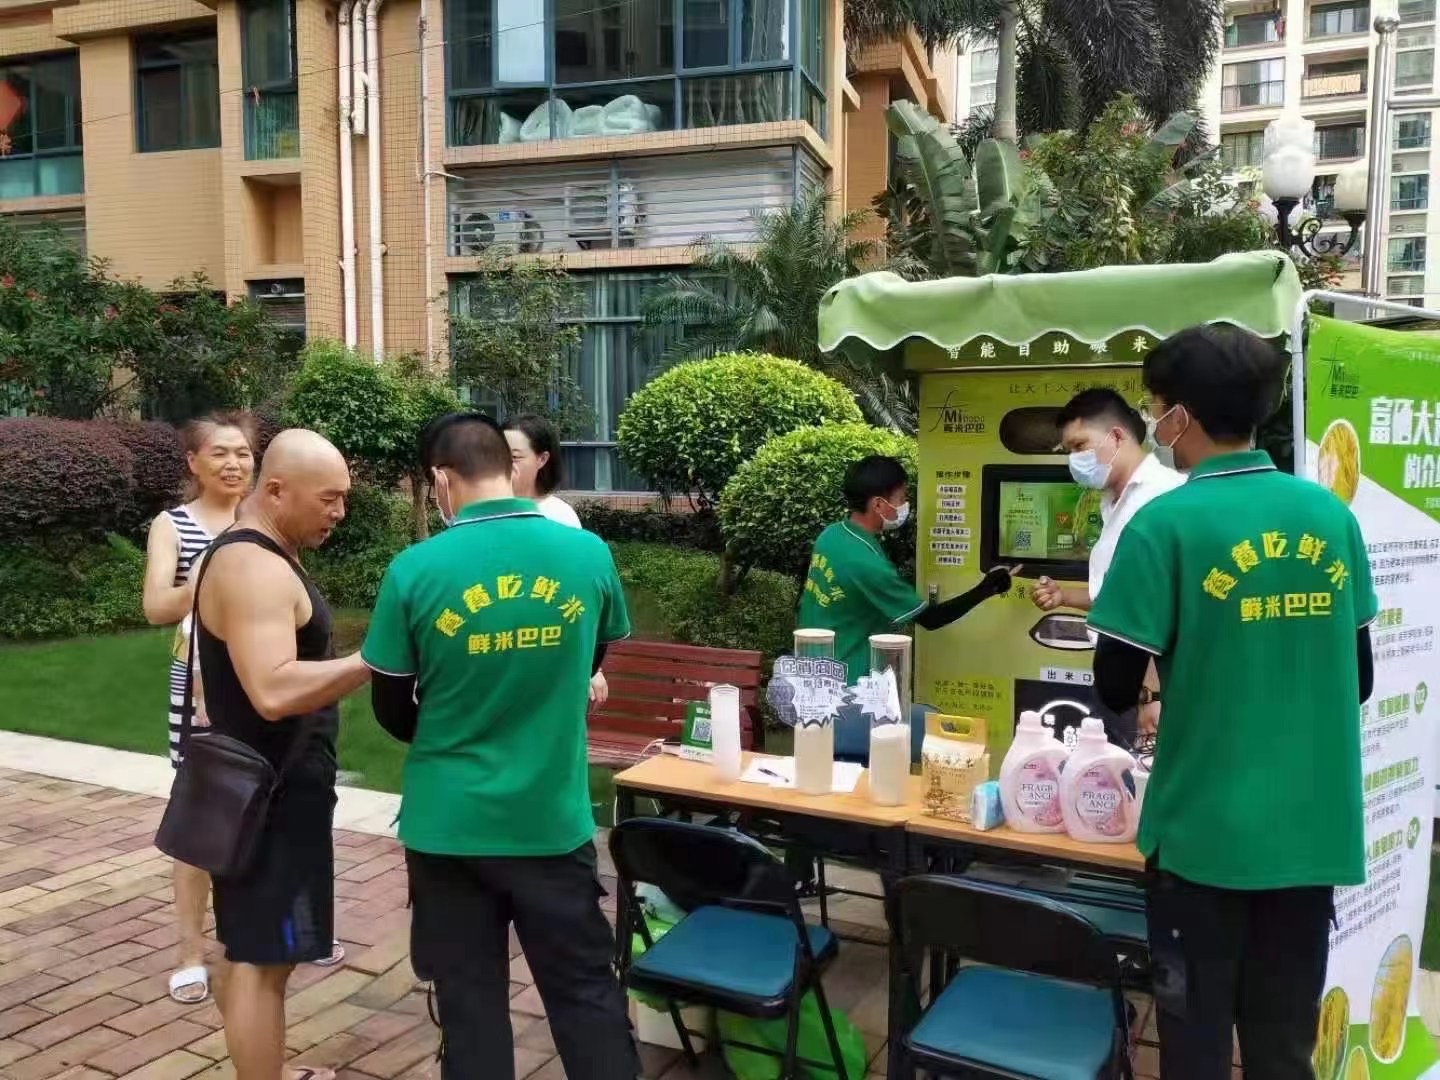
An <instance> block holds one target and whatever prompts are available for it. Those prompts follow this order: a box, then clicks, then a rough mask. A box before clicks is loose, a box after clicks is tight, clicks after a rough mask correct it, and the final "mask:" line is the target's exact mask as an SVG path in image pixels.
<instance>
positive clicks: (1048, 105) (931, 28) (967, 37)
mask: <svg viewBox="0 0 1440 1080" xmlns="http://www.w3.org/2000/svg"><path fill="white" fill-rule="evenodd" d="M1224 9H1225V3H1224V0H846V4H845V30H846V34H847V37H849V36H850V35H853V36H854V40H855V41H856V42H857V43H858V44H865V43H867V42H869V41H875V40H883V39H884V38H887V37H894V36H897V35H898V34H901V33H904V31H905V28H906V27H907V26H913V27H914V28H915V29H916V31H917V32H918V33H919V34H920V36H921V37H922V38H923V39H924V40H925V42H926V44H927V45H931V46H938V45H950V44H957V43H958V44H963V43H966V42H969V41H973V40H975V39H982V38H985V39H992V40H994V41H995V42H996V44H997V46H998V49H999V67H998V70H997V73H996V80H995V82H996V85H995V107H994V110H993V114H992V115H993V120H992V129H991V134H992V135H993V137H994V138H997V139H1005V140H1007V141H1010V142H1013V141H1015V138H1016V136H1017V134H1018V132H1019V131H1025V132H1027V133H1034V132H1043V131H1056V130H1059V129H1061V128H1066V127H1073V126H1081V127H1083V126H1087V125H1088V124H1089V123H1091V122H1092V121H1094V120H1095V119H1096V118H1098V117H1099V116H1100V115H1101V113H1103V112H1104V111H1105V109H1106V107H1107V106H1108V105H1109V104H1110V102H1111V101H1113V100H1114V99H1115V98H1116V96H1117V95H1119V94H1121V93H1130V94H1133V95H1134V96H1135V98H1136V100H1137V101H1138V102H1139V104H1140V106H1141V108H1142V109H1143V110H1144V112H1145V115H1146V116H1147V117H1148V118H1149V119H1150V121H1151V122H1152V123H1154V124H1157V125H1160V124H1163V123H1164V122H1165V121H1166V119H1167V118H1169V117H1170V116H1171V115H1173V114H1174V113H1176V112H1178V111H1181V110H1183V109H1189V108H1192V107H1193V106H1194V104H1195V101H1196V98H1197V97H1198V95H1199V93H1200V90H1201V88H1202V86H1203V85H1204V81H1205V77H1206V75H1207V73H1208V72H1209V70H1210V68H1211V66H1212V65H1213V63H1214V60H1215V56H1216V52H1217V50H1218V48H1219V41H1220V27H1221V23H1222V20H1223V18H1224Z"/></svg>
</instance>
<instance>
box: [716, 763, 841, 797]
mask: <svg viewBox="0 0 1440 1080" xmlns="http://www.w3.org/2000/svg"><path fill="white" fill-rule="evenodd" d="M864 771H865V767H864V766H863V765H857V764H856V763H855V762H853V761H837V762H835V765H834V771H833V772H832V773H831V775H830V793H831V794H832V795H848V794H849V793H850V792H852V791H854V790H855V785H856V784H858V783H859V782H860V775H861V774H862V773H863V772H864ZM740 780H741V782H742V783H746V784H766V785H768V786H770V787H777V788H793V787H794V786H795V759H794V758H793V757H762V758H752V759H751V761H750V767H749V768H748V769H746V770H745V772H744V773H742V774H741V776H740Z"/></svg>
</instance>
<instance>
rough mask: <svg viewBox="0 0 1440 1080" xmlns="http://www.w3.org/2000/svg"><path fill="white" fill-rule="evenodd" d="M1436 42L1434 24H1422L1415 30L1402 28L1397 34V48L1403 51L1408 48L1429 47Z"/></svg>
mask: <svg viewBox="0 0 1440 1080" xmlns="http://www.w3.org/2000/svg"><path fill="white" fill-rule="evenodd" d="M1434 44H1435V28H1434V27H1433V26H1421V27H1419V28H1417V29H1414V30H1401V31H1400V32H1399V33H1397V34H1396V35H1395V48H1396V49H1397V50H1399V51H1401V52H1404V51H1405V50H1406V49H1428V48H1430V47H1431V46H1433V45H1434Z"/></svg>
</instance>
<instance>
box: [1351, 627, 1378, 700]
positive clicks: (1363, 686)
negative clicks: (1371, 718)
mask: <svg viewBox="0 0 1440 1080" xmlns="http://www.w3.org/2000/svg"><path fill="white" fill-rule="evenodd" d="M1355 657H1356V659H1357V660H1359V661H1360V701H1361V702H1362V703H1363V702H1366V701H1369V700H1370V695H1371V694H1373V693H1374V692H1375V656H1374V654H1373V653H1372V652H1371V651H1370V627H1368V626H1362V627H1361V628H1360V629H1359V630H1358V631H1357V632H1356V634H1355Z"/></svg>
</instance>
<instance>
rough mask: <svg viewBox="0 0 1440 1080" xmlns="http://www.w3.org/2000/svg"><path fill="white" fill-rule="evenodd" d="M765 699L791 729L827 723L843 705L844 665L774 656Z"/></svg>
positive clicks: (803, 657)
mask: <svg viewBox="0 0 1440 1080" xmlns="http://www.w3.org/2000/svg"><path fill="white" fill-rule="evenodd" d="M765 698H766V700H767V701H769V702H770V707H771V708H773V709H774V710H775V712H776V714H777V715H778V716H779V717H780V719H781V720H782V721H784V722H785V723H786V724H789V725H790V726H791V727H796V726H801V727H811V726H813V725H816V724H823V723H826V722H827V721H829V720H833V719H834V718H835V714H836V713H837V712H838V711H839V709H840V706H841V705H843V704H844V703H845V665H844V664H842V663H840V661H838V660H829V659H825V658H821V657H805V656H780V657H776V659H775V673H774V676H773V677H772V678H771V680H770V685H769V687H768V688H767V689H766V691H765Z"/></svg>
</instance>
